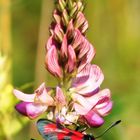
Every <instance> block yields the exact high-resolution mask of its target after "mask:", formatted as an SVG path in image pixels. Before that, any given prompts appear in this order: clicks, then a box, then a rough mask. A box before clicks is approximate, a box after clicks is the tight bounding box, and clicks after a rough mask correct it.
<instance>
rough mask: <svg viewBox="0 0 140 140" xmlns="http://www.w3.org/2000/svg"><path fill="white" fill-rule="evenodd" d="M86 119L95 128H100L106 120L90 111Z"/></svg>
mask: <svg viewBox="0 0 140 140" xmlns="http://www.w3.org/2000/svg"><path fill="white" fill-rule="evenodd" d="M84 117H85V119H86V120H87V123H88V124H89V125H90V126H93V127H99V126H101V125H102V124H103V123H104V120H103V119H102V118H101V117H100V116H99V115H98V114H97V113H95V112H94V111H90V112H89V113H88V114H86V115H85V116H84Z"/></svg>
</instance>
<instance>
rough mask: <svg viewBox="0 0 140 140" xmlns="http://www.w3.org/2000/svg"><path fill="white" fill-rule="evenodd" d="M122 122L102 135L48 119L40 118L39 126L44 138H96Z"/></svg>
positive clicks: (47, 139)
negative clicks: (75, 128) (81, 130)
mask: <svg viewBox="0 0 140 140" xmlns="http://www.w3.org/2000/svg"><path fill="white" fill-rule="evenodd" d="M120 122H121V121H120V120H119V121H116V122H115V123H113V124H112V125H111V126H110V127H109V128H107V129H106V130H105V131H104V132H103V133H102V134H101V135H100V136H97V137H94V136H93V135H90V134H84V133H82V132H79V131H75V130H71V129H68V128H65V127H64V126H62V125H61V124H56V123H54V122H52V121H50V120H47V119H40V120H38V122H37V128H38V131H39V133H40V134H41V136H42V137H43V138H44V140H95V139H97V138H99V137H101V136H102V135H104V134H105V133H106V132H107V131H108V130H109V129H110V128H112V127H114V126H115V125H117V124H118V123H120ZM32 140H33V139H32Z"/></svg>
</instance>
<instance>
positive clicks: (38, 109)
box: [26, 103, 48, 119]
mask: <svg viewBox="0 0 140 140" xmlns="http://www.w3.org/2000/svg"><path fill="white" fill-rule="evenodd" d="M47 108H48V106H45V105H41V104H35V103H30V104H27V105H26V112H27V115H28V117H29V118H30V119H35V118H37V117H38V116H40V115H41V114H43V113H44V112H45V111H46V110H47Z"/></svg>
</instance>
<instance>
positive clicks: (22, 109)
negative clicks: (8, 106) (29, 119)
mask: <svg viewBox="0 0 140 140" xmlns="http://www.w3.org/2000/svg"><path fill="white" fill-rule="evenodd" d="M27 104H31V102H20V103H18V104H17V105H16V106H15V108H16V110H17V111H18V112H19V113H21V114H22V115H24V116H27V112H26V106H27Z"/></svg>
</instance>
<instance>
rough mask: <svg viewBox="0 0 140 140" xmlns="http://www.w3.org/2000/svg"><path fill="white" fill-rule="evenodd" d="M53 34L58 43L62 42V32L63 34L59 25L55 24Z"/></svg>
mask: <svg viewBox="0 0 140 140" xmlns="http://www.w3.org/2000/svg"><path fill="white" fill-rule="evenodd" d="M54 33H55V36H56V37H57V39H59V41H62V40H63V36H64V32H63V30H62V27H61V25H60V24H56V26H55V28H54Z"/></svg>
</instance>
